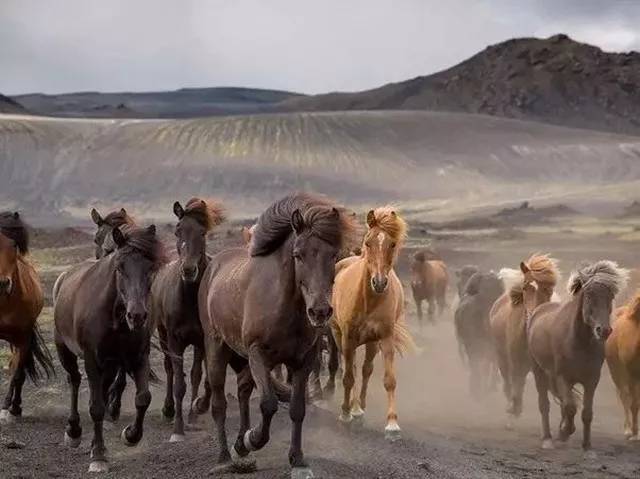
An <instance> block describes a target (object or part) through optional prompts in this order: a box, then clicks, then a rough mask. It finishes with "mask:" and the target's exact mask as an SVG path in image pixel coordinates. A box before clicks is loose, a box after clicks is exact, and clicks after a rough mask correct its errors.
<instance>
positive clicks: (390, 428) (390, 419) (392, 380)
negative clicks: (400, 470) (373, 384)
mask: <svg viewBox="0 0 640 479" xmlns="http://www.w3.org/2000/svg"><path fill="white" fill-rule="evenodd" d="M380 349H381V350H382V357H383V359H384V389H385V390H386V391H387V402H388V406H387V425H386V426H385V428H384V432H385V437H386V438H387V439H389V440H391V441H394V440H396V439H399V438H400V426H399V425H398V413H397V410H396V372H395V365H394V362H395V346H394V344H393V337H391V338H387V339H385V340H384V341H382V342H381V343H380Z"/></svg>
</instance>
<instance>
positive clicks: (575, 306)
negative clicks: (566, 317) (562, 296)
mask: <svg viewBox="0 0 640 479" xmlns="http://www.w3.org/2000/svg"><path fill="white" fill-rule="evenodd" d="M583 300H584V293H583V292H582V291H580V292H578V294H576V295H575V296H573V297H572V298H571V300H570V301H569V304H568V305H567V307H569V308H571V310H570V313H572V316H573V321H571V327H570V337H572V338H574V340H576V341H579V342H580V343H585V342H586V343H590V342H591V338H592V335H591V331H589V326H587V324H586V323H585V322H584V314H583V309H582V302H583Z"/></svg>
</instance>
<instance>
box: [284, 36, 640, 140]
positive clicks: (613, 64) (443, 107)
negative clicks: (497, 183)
mask: <svg viewBox="0 0 640 479" xmlns="http://www.w3.org/2000/svg"><path fill="white" fill-rule="evenodd" d="M281 107H282V108H283V109H287V110H290V111H343V110H436V111H452V112H468V113H482V114H488V115H495V116H500V117H507V118H517V119H526V120H535V121H542V122H547V123H552V124H558V125H563V126H571V127H577V128H589V129H595V130H605V131H615V132H620V133H629V134H640V53H638V52H630V53H606V52H603V51H602V50H601V49H600V48H597V47H594V46H591V45H587V44H584V43H579V42H576V41H573V40H572V39H570V38H569V37H567V36H566V35H555V36H553V37H550V38H547V39H538V38H521V39H514V40H509V41H506V42H502V43H499V44H497V45H493V46H490V47H487V48H486V49H485V50H483V51H482V52H480V53H478V54H476V55H474V56H473V57H471V58H469V59H468V60H466V61H464V62H462V63H460V64H458V65H456V66H454V67H452V68H449V69H447V70H445V71H442V72H439V73H436V74H433V75H428V76H420V77H417V78H413V79H411V80H407V81H403V82H399V83H392V84H388V85H385V86H382V87H380V88H376V89H373V90H367V91H362V92H357V93H330V94H325V95H316V96H312V97H299V98H291V99H288V100H286V101H285V102H284V104H283V105H281Z"/></svg>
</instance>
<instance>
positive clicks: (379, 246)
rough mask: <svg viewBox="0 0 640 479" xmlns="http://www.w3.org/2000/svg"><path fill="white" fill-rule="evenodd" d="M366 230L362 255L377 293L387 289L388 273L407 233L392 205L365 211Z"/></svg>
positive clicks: (403, 223) (402, 221)
mask: <svg viewBox="0 0 640 479" xmlns="http://www.w3.org/2000/svg"><path fill="white" fill-rule="evenodd" d="M367 226H368V231H367V233H366V234H365V237H364V248H363V254H364V259H365V261H366V265H367V271H368V274H369V278H370V283H371V288H372V289H373V291H374V292H376V293H377V294H382V293H384V292H385V291H386V289H387V286H388V284H389V273H390V272H391V270H392V269H393V266H394V264H395V262H396V259H397V257H398V251H399V250H400V245H401V243H402V241H403V240H404V235H405V233H406V224H405V222H404V220H402V218H400V217H399V216H398V215H397V213H396V212H395V211H394V210H392V209H391V208H388V207H385V208H377V209H376V210H371V211H369V213H367Z"/></svg>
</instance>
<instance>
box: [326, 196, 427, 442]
mask: <svg viewBox="0 0 640 479" xmlns="http://www.w3.org/2000/svg"><path fill="white" fill-rule="evenodd" d="M367 225H368V231H367V233H366V235H365V237H364V242H363V248H362V255H361V256H351V257H349V258H345V259H343V260H342V261H340V262H339V263H338V264H337V265H336V278H335V285H334V288H333V305H334V311H335V314H334V318H333V321H332V325H331V326H332V329H333V334H334V338H335V340H336V344H337V345H338V348H339V349H340V352H341V353H342V358H343V369H344V374H343V379H342V384H343V386H344V399H343V402H342V412H341V414H340V417H339V419H340V421H342V422H344V423H350V422H351V421H352V420H353V419H356V420H358V421H360V420H362V419H363V416H364V410H365V409H366V401H367V387H368V385H369V378H370V377H371V374H372V373H373V360H374V358H375V356H376V354H377V353H378V350H380V351H381V352H382V356H383V358H384V388H385V390H386V391H387V397H388V409H387V424H386V427H385V436H386V437H387V438H388V439H391V440H394V439H397V438H399V437H400V426H399V425H398V414H397V411H396V375H395V366H394V360H395V353H396V352H399V353H402V352H403V351H405V350H408V349H411V348H413V347H414V346H415V345H414V343H413V339H412V338H411V335H410V334H409V332H408V330H407V327H406V325H405V322H404V292H403V290H402V284H401V283H400V280H399V279H398V276H397V275H396V273H395V271H394V269H393V267H394V265H395V262H396V259H397V257H398V252H399V251H400V249H401V247H402V244H403V242H404V239H405V236H406V229H407V226H406V223H405V222H404V220H403V219H402V218H401V217H400V216H399V215H398V214H397V213H396V212H395V211H394V210H393V209H392V208H390V207H382V208H377V209H375V210H371V211H369V213H368V214H367ZM362 345H364V346H365V348H366V352H365V359H364V363H363V365H362V386H361V389H360V394H359V395H356V394H353V396H352V389H353V387H354V384H355V377H354V373H355V353H356V349H357V348H358V347H359V346H362ZM334 374H335V373H334ZM330 380H331V379H330Z"/></svg>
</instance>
